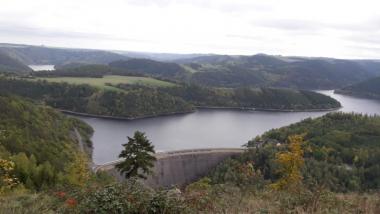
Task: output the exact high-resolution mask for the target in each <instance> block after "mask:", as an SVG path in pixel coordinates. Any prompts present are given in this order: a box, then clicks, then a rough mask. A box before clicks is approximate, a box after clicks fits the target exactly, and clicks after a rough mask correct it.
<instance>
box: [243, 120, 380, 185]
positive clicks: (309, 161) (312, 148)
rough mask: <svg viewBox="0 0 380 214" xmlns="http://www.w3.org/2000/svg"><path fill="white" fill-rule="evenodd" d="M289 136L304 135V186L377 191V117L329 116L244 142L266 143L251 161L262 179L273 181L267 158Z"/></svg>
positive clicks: (379, 155) (379, 133) (379, 156)
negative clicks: (261, 173) (261, 172)
mask: <svg viewBox="0 0 380 214" xmlns="http://www.w3.org/2000/svg"><path fill="white" fill-rule="evenodd" d="M292 135H305V137H304V139H305V141H307V144H305V145H304V149H305V160H306V165H305V169H304V171H303V177H304V182H305V184H306V185H315V184H319V185H323V186H324V187H326V188H329V189H331V190H334V191H342V192H346V191H362V190H369V189H374V190H375V189H379V188H380V117H378V116H366V115H359V114H347V113H331V114H327V115H325V116H323V117H320V118H316V119H306V120H304V121H302V122H299V123H296V124H293V125H290V126H287V127H283V128H280V129H275V130H272V131H268V132H266V133H265V134H264V135H263V136H261V137H260V138H256V139H255V140H252V141H250V142H249V143H248V146H253V147H254V146H256V145H258V144H257V143H259V144H260V143H263V142H264V143H267V144H266V145H264V146H263V148H262V149H260V155H257V156H256V157H252V158H254V162H255V163H256V166H257V167H258V168H260V169H261V170H263V172H264V173H265V175H264V176H265V177H266V178H270V179H275V178H276V166H275V165H273V162H272V161H271V159H273V158H274V153H275V152H276V151H278V149H279V148H276V146H275V145H274V144H276V142H281V143H283V142H286V141H287V138H288V137H289V136H292Z"/></svg>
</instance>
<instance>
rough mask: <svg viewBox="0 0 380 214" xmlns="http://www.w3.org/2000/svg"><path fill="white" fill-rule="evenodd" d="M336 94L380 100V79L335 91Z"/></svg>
mask: <svg viewBox="0 0 380 214" xmlns="http://www.w3.org/2000/svg"><path fill="white" fill-rule="evenodd" d="M335 92H336V93H341V94H347V95H353V96H360V97H366V98H374V99H380V77H377V78H372V79H369V80H366V81H363V82H360V83H358V84H354V85H351V86H348V87H345V88H342V89H339V90H336V91H335Z"/></svg>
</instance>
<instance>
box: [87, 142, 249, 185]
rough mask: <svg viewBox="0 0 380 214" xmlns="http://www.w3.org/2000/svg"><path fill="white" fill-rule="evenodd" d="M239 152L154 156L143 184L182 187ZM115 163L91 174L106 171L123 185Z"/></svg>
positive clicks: (196, 151) (203, 151) (197, 151)
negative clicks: (149, 173)
mask: <svg viewBox="0 0 380 214" xmlns="http://www.w3.org/2000/svg"><path fill="white" fill-rule="evenodd" d="M244 151H245V149H240V148H232V149H230V148H217V149H193V150H180V151H173V152H162V153H156V154H155V156H156V158H157V161H156V162H155V165H154V167H153V168H152V170H153V174H152V175H148V176H147V179H146V180H144V181H143V182H144V183H145V184H147V185H148V186H150V187H152V188H159V187H171V186H183V185H186V184H189V183H191V182H194V181H196V180H197V179H200V178H202V177H203V176H205V175H207V174H208V173H209V172H210V170H212V169H213V168H215V167H216V166H217V165H218V164H219V163H221V162H222V161H224V160H225V159H227V158H229V157H233V156H236V155H239V154H241V153H243V152H244ZM121 161H122V160H116V161H113V162H110V163H106V164H103V165H100V166H97V167H95V169H94V170H95V171H106V172H107V173H109V174H110V175H112V176H114V177H115V178H116V179H117V180H119V181H123V180H124V179H125V178H124V177H123V175H121V174H120V173H119V172H118V170H117V169H115V167H114V166H115V165H116V164H117V163H119V162H121Z"/></svg>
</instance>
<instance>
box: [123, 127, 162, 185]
mask: <svg viewBox="0 0 380 214" xmlns="http://www.w3.org/2000/svg"><path fill="white" fill-rule="evenodd" d="M123 147H124V150H123V151H122V152H121V153H120V155H119V157H120V158H125V160H124V161H123V162H121V163H119V164H117V165H116V168H117V169H118V170H119V171H120V172H121V173H124V175H125V177H126V178H131V177H139V178H144V179H146V175H148V174H150V173H152V171H151V168H152V167H153V166H154V161H156V158H155V157H154V153H155V152H154V146H153V145H152V144H151V142H150V141H149V140H148V139H147V137H146V136H145V133H143V132H140V131H136V132H135V133H134V136H133V138H131V137H128V143H126V144H123Z"/></svg>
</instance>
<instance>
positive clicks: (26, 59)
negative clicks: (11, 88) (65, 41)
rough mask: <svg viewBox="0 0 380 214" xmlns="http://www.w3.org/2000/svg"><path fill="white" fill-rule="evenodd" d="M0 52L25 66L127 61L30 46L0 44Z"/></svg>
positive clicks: (95, 53) (102, 54)
mask: <svg viewBox="0 0 380 214" xmlns="http://www.w3.org/2000/svg"><path fill="white" fill-rule="evenodd" d="M0 50H2V51H3V52H5V53H7V54H8V55H9V56H11V57H12V58H14V59H17V60H19V61H20V62H22V63H24V64H26V65H31V64H37V65H38V64H49V65H62V64H68V63H84V64H107V63H109V62H112V61H115V60H122V59H128V57H126V56H123V55H120V54H116V53H112V52H108V51H101V50H87V49H69V48H53V47H44V46H32V45H12V44H0Z"/></svg>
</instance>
